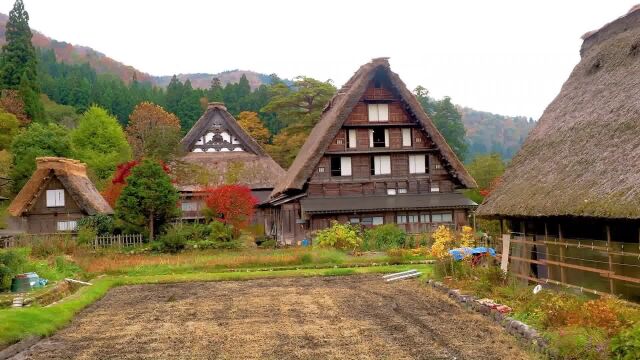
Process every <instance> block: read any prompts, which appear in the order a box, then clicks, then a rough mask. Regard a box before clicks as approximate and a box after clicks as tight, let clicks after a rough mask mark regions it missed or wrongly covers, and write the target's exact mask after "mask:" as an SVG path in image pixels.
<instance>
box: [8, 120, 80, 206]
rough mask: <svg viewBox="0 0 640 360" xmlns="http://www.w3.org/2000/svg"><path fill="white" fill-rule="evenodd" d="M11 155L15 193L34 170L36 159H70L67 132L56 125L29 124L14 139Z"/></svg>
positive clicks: (69, 144)
mask: <svg viewBox="0 0 640 360" xmlns="http://www.w3.org/2000/svg"><path fill="white" fill-rule="evenodd" d="M11 153H12V154H13V169H12V170H11V179H12V180H13V190H14V192H16V193H17V192H18V191H20V189H21V188H22V187H23V186H24V184H25V183H26V182H27V180H28V179H29V177H31V174H32V173H33V172H34V171H35V170H36V157H40V156H61V157H71V141H70V140H69V131H68V130H67V129H65V128H63V127H62V126H60V125H57V124H40V123H34V124H31V125H30V126H29V127H28V128H27V130H26V131H23V132H21V133H20V134H18V136H16V137H15V138H14V140H13V143H12V144H11Z"/></svg>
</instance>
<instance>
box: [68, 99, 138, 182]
mask: <svg viewBox="0 0 640 360" xmlns="http://www.w3.org/2000/svg"><path fill="white" fill-rule="evenodd" d="M71 146H72V149H73V154H74V157H75V158H76V159H78V160H81V161H83V162H85V163H87V165H88V167H89V170H90V171H91V173H92V174H93V175H95V178H96V180H97V181H96V182H97V183H98V185H103V184H104V182H106V181H107V180H108V179H109V177H110V176H111V174H112V173H113V171H114V170H115V169H116V166H117V165H118V164H121V163H123V162H125V161H128V160H130V159H131V147H129V143H127V139H126V137H125V135H124V131H123V130H122V127H121V126H120V124H119V123H118V120H116V118H115V117H113V116H111V115H109V113H107V111H106V110H104V109H103V108H100V107H98V106H95V105H94V106H92V107H90V108H89V109H88V110H87V111H85V113H84V114H82V116H81V117H80V120H79V123H78V127H77V128H76V129H74V130H73V131H71ZM99 187H101V186H99Z"/></svg>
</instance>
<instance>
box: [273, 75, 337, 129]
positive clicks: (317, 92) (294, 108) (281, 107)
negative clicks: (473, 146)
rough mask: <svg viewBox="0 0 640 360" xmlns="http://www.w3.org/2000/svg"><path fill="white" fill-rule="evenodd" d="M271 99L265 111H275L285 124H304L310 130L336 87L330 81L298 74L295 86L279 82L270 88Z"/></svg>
mask: <svg viewBox="0 0 640 360" xmlns="http://www.w3.org/2000/svg"><path fill="white" fill-rule="evenodd" d="M270 92H271V100H270V101H269V103H268V104H267V105H266V106H264V107H263V108H262V110H261V111H263V112H272V113H275V114H276V116H277V117H278V119H279V121H281V122H283V124H285V125H287V126H288V125H298V126H304V127H306V128H308V129H309V130H310V129H311V128H313V126H314V125H315V124H316V123H317V122H318V120H320V116H321V115H322V109H324V107H325V105H326V104H327V103H328V102H329V100H330V99H331V97H332V96H333V95H334V94H335V92H336V88H335V86H333V84H332V83H331V80H328V81H324V82H322V81H318V80H316V79H312V78H310V77H306V76H298V77H297V78H296V79H295V81H294V83H293V87H292V88H289V87H288V86H287V85H286V84H284V83H277V84H276V85H274V86H272V87H271V89H270Z"/></svg>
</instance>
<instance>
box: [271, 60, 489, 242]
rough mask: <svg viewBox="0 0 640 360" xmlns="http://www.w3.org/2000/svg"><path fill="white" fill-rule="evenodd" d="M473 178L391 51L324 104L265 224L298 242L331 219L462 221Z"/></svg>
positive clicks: (416, 223)
mask: <svg viewBox="0 0 640 360" xmlns="http://www.w3.org/2000/svg"><path fill="white" fill-rule="evenodd" d="M475 186H476V184H475V181H474V180H473V178H472V177H471V176H470V175H469V174H468V173H467V171H466V170H465V168H464V167H463V165H462V163H461V162H460V161H459V160H458V158H457V157H456V155H455V153H454V152H453V151H452V150H451V148H450V147H449V145H448V144H447V143H446V141H445V140H444V138H443V137H442V135H441V134H440V133H439V132H438V130H437V129H436V127H435V125H434V124H433V122H432V120H431V119H430V118H429V116H428V115H427V114H426V113H425V112H424V110H423V109H422V107H421V106H420V104H419V103H418V101H417V99H416V98H415V96H414V95H413V94H412V93H411V92H410V91H409V90H408V89H407V87H406V86H405V84H404V83H403V82H402V80H400V78H399V77H398V75H397V74H395V73H393V72H392V71H391V69H390V66H389V63H388V61H387V59H386V58H380V59H374V60H373V61H372V62H370V63H368V64H365V65H363V66H362V67H361V68H360V69H359V70H358V71H357V72H356V73H355V74H354V75H353V77H352V78H351V79H350V80H349V81H348V82H347V83H346V84H345V85H344V86H343V87H342V88H341V89H340V90H339V91H338V93H337V94H336V95H335V96H334V97H333V98H332V99H331V101H330V102H329V103H328V104H327V105H326V108H325V109H324V111H323V113H322V117H321V119H320V120H319V122H318V123H317V125H316V126H315V127H314V129H313V130H312V131H311V134H310V135H309V138H308V139H307V141H306V142H305V144H304V145H303V147H302V148H301V149H300V151H299V153H298V156H297V157H296V159H295V161H294V162H293V164H292V165H291V167H290V168H289V170H288V172H287V174H286V176H284V177H283V178H282V180H281V181H280V182H279V183H278V185H277V186H276V188H275V189H274V190H273V193H272V194H271V200H270V202H269V204H270V206H271V208H270V209H269V210H268V211H270V214H271V219H272V220H273V221H272V223H271V224H267V229H268V230H269V231H270V232H271V234H272V235H275V236H277V238H278V240H279V241H280V242H282V243H286V244H294V243H296V242H298V241H300V240H301V239H303V238H309V237H310V236H311V234H312V233H313V232H314V231H316V230H320V229H323V228H326V227H328V226H329V225H330V222H331V220H338V221H340V222H351V223H353V224H360V225H362V226H365V227H369V226H376V225H381V224H397V225H398V226H400V227H402V228H404V229H406V230H407V231H408V232H423V231H428V230H430V229H432V228H433V227H434V226H437V225H442V224H445V225H449V226H453V227H455V226H460V225H464V224H467V223H468V216H469V212H470V210H472V209H473V208H474V207H475V206H476V204H475V203H473V202H472V201H470V200H469V199H467V198H466V197H465V196H464V195H463V194H462V193H461V191H462V190H464V189H469V188H473V187H475Z"/></svg>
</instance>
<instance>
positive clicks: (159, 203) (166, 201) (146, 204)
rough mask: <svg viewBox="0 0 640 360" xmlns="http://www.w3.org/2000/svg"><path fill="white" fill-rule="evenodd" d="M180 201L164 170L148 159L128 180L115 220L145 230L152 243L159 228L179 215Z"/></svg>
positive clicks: (134, 169) (121, 195) (136, 168)
mask: <svg viewBox="0 0 640 360" xmlns="http://www.w3.org/2000/svg"><path fill="white" fill-rule="evenodd" d="M178 198H179V195H178V191H177V190H176V188H175V187H174V186H173V184H172V183H171V179H170V178H169V175H167V174H166V173H165V172H164V170H163V168H162V166H161V165H160V164H158V163H157V162H155V161H152V160H148V159H147V160H144V161H142V163H141V164H140V165H138V166H136V167H134V168H133V170H132V171H131V175H130V176H129V177H127V186H125V188H124V189H123V190H122V194H120V197H119V198H118V201H117V203H116V218H117V219H118V220H120V221H123V222H125V223H126V224H129V225H132V226H134V227H138V228H144V227H146V228H147V230H148V231H149V239H151V240H153V238H154V236H155V233H156V228H158V227H159V226H161V225H162V224H164V223H166V222H167V221H169V220H171V219H173V218H175V217H176V216H177V215H178V213H179V211H178V207H177V203H178Z"/></svg>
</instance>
